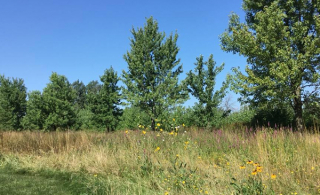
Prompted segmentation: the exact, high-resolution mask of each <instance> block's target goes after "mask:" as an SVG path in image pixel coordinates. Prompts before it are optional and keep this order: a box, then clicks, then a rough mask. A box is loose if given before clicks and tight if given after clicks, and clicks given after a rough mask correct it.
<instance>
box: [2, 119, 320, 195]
mask: <svg viewBox="0 0 320 195" xmlns="http://www.w3.org/2000/svg"><path fill="white" fill-rule="evenodd" d="M235 129H236V130H235ZM235 129H232V128H229V129H221V130H213V131H208V130H202V129H195V128H184V127H183V126H182V125H181V127H180V128H176V129H174V130H172V131H169V132H166V131H163V130H162V129H161V130H158V131H148V129H145V128H144V127H143V126H140V128H139V129H137V130H125V131H116V132H112V133H99V132H88V131H79V132H74V131H67V132H38V131H23V132H0V149H1V150H0V194H43V191H45V192H46V194H57V193H58V194H163V195H164V194H278V195H279V194H320V167H319V165H320V134H319V132H312V133H310V132H304V133H301V132H293V131H291V130H290V129H281V128H280V129H276V130H275V129H271V128H261V129H258V130H255V131H254V130H252V129H248V128H245V127H242V128H235ZM12 181H14V182H12ZM18 189H20V190H18ZM21 190H22V191H21Z"/></svg>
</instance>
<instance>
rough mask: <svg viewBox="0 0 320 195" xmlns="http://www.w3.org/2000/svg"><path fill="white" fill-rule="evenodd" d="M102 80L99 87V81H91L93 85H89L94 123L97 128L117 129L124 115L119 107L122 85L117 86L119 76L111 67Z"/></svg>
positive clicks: (90, 107)
mask: <svg viewBox="0 0 320 195" xmlns="http://www.w3.org/2000/svg"><path fill="white" fill-rule="evenodd" d="M100 80H101V82H102V85H101V87H98V86H99V85H98V84H97V83H91V84H92V86H93V87H92V88H91V87H89V90H90V91H89V92H88V94H89V95H88V102H89V105H88V106H89V109H90V110H91V112H92V114H93V115H92V123H93V125H94V126H95V127H96V128H97V129H101V130H102V129H104V130H108V131H113V130H116V128H117V126H118V123H119V120H120V117H121V115H122V110H121V109H120V108H119V105H120V104H121V102H120V96H121V94H120V87H119V86H117V83H118V81H119V77H118V75H117V72H115V71H114V70H113V68H112V67H111V68H110V69H107V70H105V72H104V75H102V76H101V77H100ZM98 88H100V90H99V91H98Z"/></svg>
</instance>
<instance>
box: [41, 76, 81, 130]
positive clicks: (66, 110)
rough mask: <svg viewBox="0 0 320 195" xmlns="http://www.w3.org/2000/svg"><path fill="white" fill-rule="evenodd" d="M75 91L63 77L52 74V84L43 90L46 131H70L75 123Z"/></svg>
mask: <svg viewBox="0 0 320 195" xmlns="http://www.w3.org/2000/svg"><path fill="white" fill-rule="evenodd" d="M74 100H75V91H74V90H73V89H72V86H71V84H70V83H69V81H68V79H67V78H66V77H65V76H63V75H58V74H57V73H55V72H54V73H52V75H51V76H50V83H48V84H47V86H46V88H44V90H43V101H44V111H45V116H46V118H45V121H44V129H47V130H57V129H68V128H70V127H72V125H73V124H74V122H75V112H74V108H73V102H74Z"/></svg>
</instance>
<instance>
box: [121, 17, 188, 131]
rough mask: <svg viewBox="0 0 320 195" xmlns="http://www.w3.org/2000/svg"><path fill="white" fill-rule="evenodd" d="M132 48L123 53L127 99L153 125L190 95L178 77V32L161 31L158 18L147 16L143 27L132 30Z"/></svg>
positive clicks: (179, 71)
mask: <svg viewBox="0 0 320 195" xmlns="http://www.w3.org/2000/svg"><path fill="white" fill-rule="evenodd" d="M131 33H132V35H133V38H132V39H131V44H130V46H131V50H130V51H128V52H127V54H126V55H124V59H125V61H126V62H127V63H128V71H123V82H124V84H125V86H126V87H125V88H124V89H123V94H124V97H125V99H126V100H127V101H128V102H130V103H131V104H132V105H133V106H137V107H139V108H140V109H142V110H143V111H145V112H146V113H147V114H148V115H149V116H150V118H151V128H152V129H153V130H154V129H155V121H156V120H157V119H158V118H159V117H161V115H162V113H163V112H166V111H168V110H169V109H170V108H172V107H174V106H175V105H176V104H179V103H182V102H184V101H185V100H186V99H187V97H188V94H187V92H186V90H185V89H184V87H183V85H182V84H179V83H178V76H179V74H180V73H182V65H179V63H180V59H177V54H178V51H179V48H178V46H177V44H176V43H177V39H178V35H177V34H175V35H172V34H171V35H170V36H169V37H167V38H166V39H165V33H164V32H163V33H161V32H159V28H158V23H157V21H155V20H153V18H152V17H150V18H149V19H147V23H146V24H145V26H144V27H143V28H138V29H137V30H135V29H134V28H133V29H132V31H131Z"/></svg>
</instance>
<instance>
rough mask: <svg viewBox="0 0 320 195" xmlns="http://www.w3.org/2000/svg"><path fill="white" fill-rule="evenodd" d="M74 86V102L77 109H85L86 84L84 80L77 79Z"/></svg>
mask: <svg viewBox="0 0 320 195" xmlns="http://www.w3.org/2000/svg"><path fill="white" fill-rule="evenodd" d="M72 88H73V89H74V90H75V92H76V98H75V102H74V106H75V109H76V110H77V111H79V110H81V109H84V108H85V104H86V93H87V92H86V86H85V85H84V84H83V82H82V81H81V82H80V81H79V80H76V81H75V82H73V83H72Z"/></svg>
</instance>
